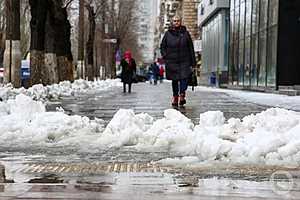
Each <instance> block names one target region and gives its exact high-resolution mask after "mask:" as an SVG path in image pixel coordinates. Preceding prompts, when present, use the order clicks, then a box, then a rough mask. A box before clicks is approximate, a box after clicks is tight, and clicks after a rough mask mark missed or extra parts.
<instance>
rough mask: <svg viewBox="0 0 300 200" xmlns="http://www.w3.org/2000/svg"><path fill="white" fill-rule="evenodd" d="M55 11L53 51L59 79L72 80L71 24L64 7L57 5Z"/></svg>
mask: <svg viewBox="0 0 300 200" xmlns="http://www.w3.org/2000/svg"><path fill="white" fill-rule="evenodd" d="M53 1H55V0H53ZM55 11H56V13H55V15H54V16H55V41H56V43H55V53H56V56H57V65H58V77H59V81H65V80H68V81H73V80H74V78H73V65H72V61H73V56H72V52H71V24H70V22H69V20H68V13H67V9H66V8H65V7H64V8H61V7H57V8H56V9H55Z"/></svg>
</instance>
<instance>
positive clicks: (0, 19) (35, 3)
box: [0, 0, 141, 87]
mask: <svg viewBox="0 0 300 200" xmlns="http://www.w3.org/2000/svg"><path fill="white" fill-rule="evenodd" d="M137 7H138V6H137V1H135V0H79V1H78V0H24V1H19V0H0V63H2V60H4V62H3V63H4V67H5V76H8V74H9V76H10V77H7V78H6V79H5V80H6V82H12V83H13V85H14V86H16V87H19V86H20V83H19V82H20V77H19V76H20V59H21V57H24V55H25V54H26V53H27V52H28V51H29V52H30V71H31V77H30V80H31V84H32V85H33V84H38V83H42V84H44V85H47V84H53V83H57V82H59V81H63V80H70V81H72V80H73V79H74V74H75V73H74V71H73V70H74V64H75V65H76V64H77V61H79V62H78V63H80V62H81V66H80V65H77V71H79V72H80V73H79V78H88V79H89V80H93V79H94V78H95V77H98V76H99V75H100V66H102V69H104V73H105V74H104V78H105V77H106V78H111V77H115V75H116V71H115V69H116V68H115V53H116V51H117V50H119V49H120V50H123V51H124V50H125V49H130V50H131V51H132V52H133V54H134V56H135V57H136V59H137V60H139V58H141V55H140V54H139V51H138V44H137V34H136V32H135V30H136V16H137V15H136V13H137V12H139V11H138V9H137ZM74 10H77V11H78V12H72V11H74ZM3 11H6V13H7V14H6V15H5V14H4V13H5V12H3ZM78 14H79V20H78V17H76V16H78ZM20 15H21V17H20ZM74 16H75V17H74ZM71 24H73V26H74V27H73V28H72V27H71ZM71 30H72V31H71ZM9 34H12V35H11V36H10V35H9ZM71 34H73V35H71ZM74 35H77V37H76V36H74ZM71 38H73V39H74V38H76V39H75V40H72V42H71ZM20 39H21V42H20V44H19V43H18V45H17V47H18V50H15V49H14V48H12V46H11V44H14V42H15V41H20ZM105 39H106V40H105ZM107 39H108V40H107ZM110 39H116V41H117V42H116V43H107V42H104V41H110ZM5 41H6V42H5ZM7 41H10V43H8V42H7ZM76 43H77V44H76ZM8 44H10V45H8ZM72 45H77V46H78V48H77V52H74V48H71V46H72ZM9 46H10V47H9ZM4 49H6V50H5V52H6V54H5V56H3V54H4V53H3V52H4ZM72 50H73V54H74V53H78V54H77V55H76V56H77V60H75V61H73V54H72ZM14 51H16V52H18V51H19V52H21V53H20V56H19V57H14V55H15V54H16V53H15V52H14ZM3 57H5V58H3ZM16 59H19V61H17V62H15V61H14V60H16ZM5 61H9V62H5ZM8 63H9V64H8ZM12 63H14V65H15V66H14V65H13V66H12ZM0 67H1V66H0ZM8 72H9V73H8ZM12 76H13V77H12ZM17 76H18V77H17ZM13 80H15V81H13Z"/></svg>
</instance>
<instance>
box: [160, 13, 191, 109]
mask: <svg viewBox="0 0 300 200" xmlns="http://www.w3.org/2000/svg"><path fill="white" fill-rule="evenodd" d="M160 50H161V55H162V57H163V59H164V61H165V64H166V78H167V79H168V80H172V90H173V99H172V106H178V103H179V104H180V105H181V106H183V105H184V104H185V103H186V100H185V95H186V94H185V93H186V90H187V87H188V78H189V77H190V75H191V73H192V68H193V67H195V66H196V59H195V52H194V45H193V41H192V38H191V36H190V33H189V32H188V31H187V29H186V27H185V26H182V25H181V18H180V17H179V16H178V15H176V16H175V17H174V18H173V21H172V26H171V27H170V28H169V30H168V31H167V32H166V33H165V35H164V37H163V39H162V42H161V45H160ZM178 101H179V102H178Z"/></svg>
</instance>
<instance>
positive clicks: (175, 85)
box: [172, 79, 188, 96]
mask: <svg viewBox="0 0 300 200" xmlns="http://www.w3.org/2000/svg"><path fill="white" fill-rule="evenodd" d="M187 87H188V80H187V79H182V80H178V81H174V80H173V81H172V90H173V96H178V95H179V94H184V93H185V91H186V90H187ZM178 93H179V94H178Z"/></svg>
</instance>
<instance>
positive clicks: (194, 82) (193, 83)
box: [188, 70, 198, 91]
mask: <svg viewBox="0 0 300 200" xmlns="http://www.w3.org/2000/svg"><path fill="white" fill-rule="evenodd" d="M188 85H189V86H192V90H193V91H194V87H195V86H197V85H198V83H197V76H196V73H195V70H193V71H192V73H191V75H190V77H189V79H188Z"/></svg>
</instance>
